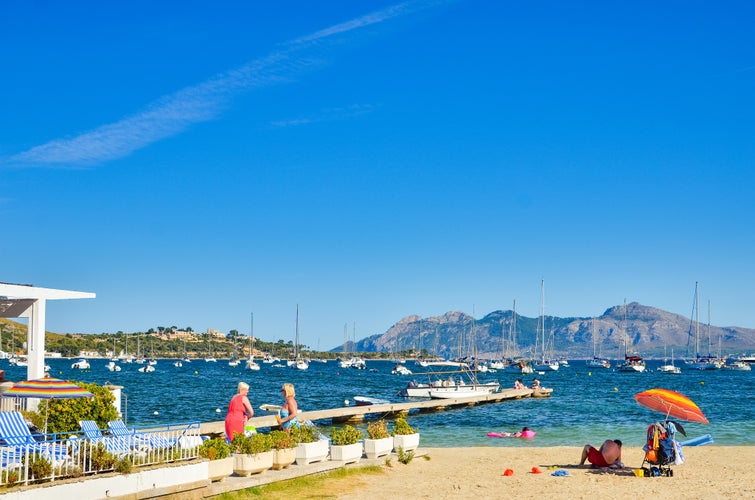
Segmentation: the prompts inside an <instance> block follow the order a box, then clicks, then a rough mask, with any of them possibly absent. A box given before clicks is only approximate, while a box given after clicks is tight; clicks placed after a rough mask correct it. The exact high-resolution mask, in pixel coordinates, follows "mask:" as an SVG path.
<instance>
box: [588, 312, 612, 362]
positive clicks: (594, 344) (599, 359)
mask: <svg viewBox="0 0 755 500" xmlns="http://www.w3.org/2000/svg"><path fill="white" fill-rule="evenodd" d="M597 347H598V335H597V331H596V329H595V318H593V319H592V359H590V360H588V361H587V366H589V367H591V368H611V362H610V361H608V360H607V359H606V358H604V357H601V356H598V353H597Z"/></svg>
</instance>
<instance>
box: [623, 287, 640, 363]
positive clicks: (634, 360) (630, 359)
mask: <svg viewBox="0 0 755 500" xmlns="http://www.w3.org/2000/svg"><path fill="white" fill-rule="evenodd" d="M621 325H622V326H621V338H622V340H623V341H624V362H623V363H622V364H621V365H620V366H619V371H620V372H625V373H642V372H644V371H645V360H644V359H642V357H641V356H640V354H639V353H634V354H632V355H631V356H630V355H629V346H628V344H629V342H628V339H627V335H626V329H627V326H626V325H627V299H624V319H623V321H622V323H621Z"/></svg>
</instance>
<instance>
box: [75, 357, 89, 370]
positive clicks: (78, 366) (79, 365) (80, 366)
mask: <svg viewBox="0 0 755 500" xmlns="http://www.w3.org/2000/svg"><path fill="white" fill-rule="evenodd" d="M71 368H73V369H75V370H89V369H90V368H91V366H90V365H89V361H87V360H86V359H84V358H82V359H80V360H78V361H77V362H75V363H73V364H72V365H71Z"/></svg>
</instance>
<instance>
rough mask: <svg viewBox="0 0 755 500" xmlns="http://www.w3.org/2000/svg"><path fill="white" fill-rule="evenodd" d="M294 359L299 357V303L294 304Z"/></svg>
mask: <svg viewBox="0 0 755 500" xmlns="http://www.w3.org/2000/svg"><path fill="white" fill-rule="evenodd" d="M294 359H299V304H296V336H295V342H294Z"/></svg>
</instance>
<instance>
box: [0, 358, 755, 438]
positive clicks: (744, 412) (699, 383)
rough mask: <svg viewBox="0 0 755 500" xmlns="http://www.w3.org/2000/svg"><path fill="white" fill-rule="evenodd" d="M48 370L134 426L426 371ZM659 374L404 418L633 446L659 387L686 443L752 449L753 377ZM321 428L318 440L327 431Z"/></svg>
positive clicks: (331, 392) (561, 374)
mask: <svg viewBox="0 0 755 500" xmlns="http://www.w3.org/2000/svg"><path fill="white" fill-rule="evenodd" d="M47 361H48V364H49V365H50V367H51V372H50V375H51V376H53V377H58V378H63V379H67V380H74V381H83V382H95V383H98V384H104V383H106V382H110V383H112V384H114V385H120V386H123V399H124V401H123V402H124V404H123V408H122V411H123V412H124V413H125V418H126V419H127V422H128V424H129V425H133V426H140V425H152V424H166V423H170V422H186V421H191V420H199V421H202V422H210V421H217V420H223V419H224V418H225V410H226V407H227V405H228V401H229V400H230V398H231V397H232V396H233V395H234V394H235V392H236V384H237V383H238V382H239V381H242V380H243V381H245V382H247V383H249V385H250V386H251V389H250V392H249V399H250V400H251V402H252V405H253V406H254V407H255V410H256V411H258V414H262V413H261V412H260V411H259V410H257V408H259V406H260V405H261V404H263V403H272V404H280V403H282V400H281V395H280V387H281V384H282V383H283V382H291V383H293V384H294V386H295V387H296V393H297V394H296V395H297V401H298V402H299V406H300V407H301V408H302V409H304V410H315V409H325V408H332V407H338V406H343V405H344V404H345V401H347V400H348V401H349V403H350V404H354V402H353V399H352V398H353V397H354V396H370V397H375V398H381V399H387V400H390V401H403V399H401V398H400V397H399V396H398V395H397V393H398V391H399V390H400V389H402V388H403V387H404V386H406V384H407V383H408V382H409V381H410V380H412V379H415V380H417V381H423V382H424V381H426V380H427V377H426V376H424V375H420V374H419V373H423V372H426V369H422V368H421V367H419V366H416V365H414V363H413V362H411V361H409V362H408V364H407V365H406V366H407V367H408V368H410V369H411V370H413V371H414V372H415V374H414V375H412V376H408V375H405V376H401V375H392V374H391V370H392V369H393V367H394V366H395V364H394V363H392V362H388V361H369V360H368V361H367V368H368V370H355V369H341V368H339V367H338V364H337V362H335V361H329V362H328V363H318V362H313V363H312V364H311V365H310V368H309V370H306V371H299V370H295V369H293V368H275V367H273V366H272V365H270V364H261V367H262V369H261V370H260V371H257V372H251V371H248V370H244V369H243V363H242V365H240V366H239V367H236V368H232V367H229V366H228V363H227V361H225V360H218V362H217V363H206V362H205V361H203V360H194V361H192V362H191V363H184V365H183V367H181V368H177V367H174V366H173V364H172V361H171V360H159V361H158V364H157V366H156V371H155V372H153V373H146V374H145V373H139V372H138V371H137V368H138V367H139V366H140V365H136V364H122V371H120V372H110V371H108V370H107V369H106V368H105V365H106V363H107V361H106V360H104V359H93V360H90V363H91V370H89V371H80V370H74V369H72V368H71V363H73V362H74V361H76V360H70V359H49V360H47ZM659 364H660V361H648V370H647V371H646V372H645V373H618V372H615V371H613V370H612V369H611V370H606V369H595V368H589V367H587V366H586V365H585V363H584V361H572V362H570V366H568V367H561V369H559V370H558V371H557V372H547V373H544V374H542V375H537V377H538V378H539V379H540V381H541V383H542V384H543V385H544V386H546V387H552V388H553V396H552V397H550V398H544V399H531V398H527V399H522V400H513V401H506V402H503V403H500V404H487V405H480V406H475V407H471V408H464V409H459V410H452V411H447V412H441V413H431V414H417V415H411V416H410V417H409V422H410V424H411V425H412V426H415V427H418V428H419V430H420V433H421V439H422V444H423V445H424V446H434V447H452V446H581V445H583V444H584V443H599V442H601V441H602V440H603V439H606V438H612V439H616V438H618V439H621V440H622V441H623V442H624V443H626V444H627V445H630V446H641V445H642V444H643V443H644V436H645V429H646V428H647V426H648V425H650V424H651V423H653V422H654V421H656V420H657V419H659V418H662V416H661V415H660V414H659V413H656V412H653V411H651V410H648V409H646V408H644V407H642V406H640V405H639V404H637V403H636V402H635V401H634V398H633V397H632V396H633V395H634V394H636V393H638V392H641V391H643V390H646V389H650V388H654V387H663V388H667V389H671V390H674V391H678V392H680V393H682V394H684V395H686V396H687V397H689V398H690V399H692V400H693V401H694V402H695V403H697V405H698V406H699V407H700V408H701V409H702V410H703V412H704V413H705V415H706V416H707V417H708V420H710V424H709V425H703V424H698V423H687V422H684V423H683V426H684V429H685V430H686V431H687V436H688V437H689V438H693V437H697V436H700V435H703V434H711V435H712V436H713V439H714V440H715V443H716V444H719V445H753V444H755V404H753V396H752V395H753V394H754V393H755V371H749V372H742V371H734V370H714V371H692V370H687V371H683V373H682V374H681V375H664V374H661V373H658V372H655V371H654V370H655V368H656V367H657V366H658V365H659ZM677 365H682V363H679V362H677ZM0 368H2V369H5V376H6V380H14V381H15V380H22V379H25V378H26V368H17V367H13V366H8V362H7V361H5V360H2V361H0ZM682 369H684V368H683V367H682ZM516 378H517V377H516V376H515V375H511V374H504V373H501V372H498V373H486V374H481V375H480V381H487V380H492V379H497V380H498V381H499V382H500V383H501V386H502V387H511V386H513V383H514V380H515V379H516ZM532 378H533V376H532V375H528V376H524V377H523V380H524V382H525V384H527V385H529V384H530V383H531V381H532ZM318 424H319V422H318ZM524 426H527V427H530V428H531V429H533V430H536V431H537V436H536V438H535V439H533V440H521V439H495V438H488V437H487V436H486V434H487V433H488V432H491V431H495V432H501V431H516V430H519V429H521V428H522V427H524ZM322 427H323V431H324V432H325V433H326V434H327V433H328V432H329V428H328V425H327V424H323V425H322Z"/></svg>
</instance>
